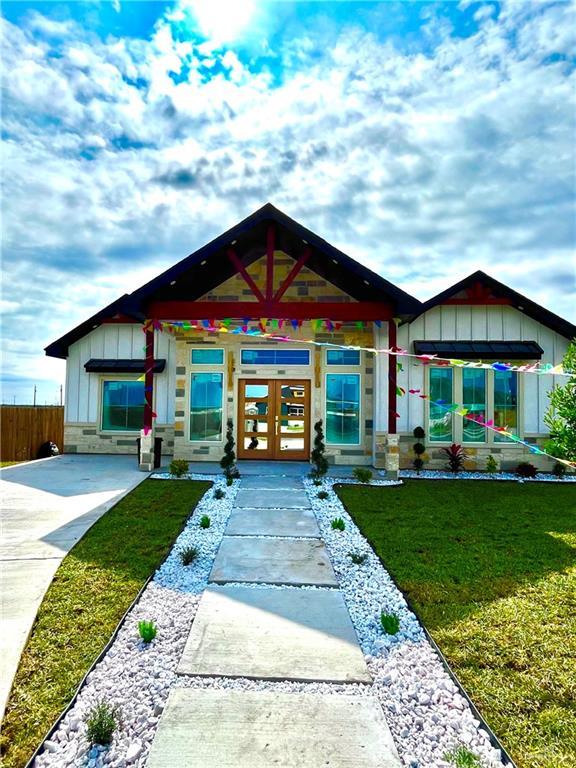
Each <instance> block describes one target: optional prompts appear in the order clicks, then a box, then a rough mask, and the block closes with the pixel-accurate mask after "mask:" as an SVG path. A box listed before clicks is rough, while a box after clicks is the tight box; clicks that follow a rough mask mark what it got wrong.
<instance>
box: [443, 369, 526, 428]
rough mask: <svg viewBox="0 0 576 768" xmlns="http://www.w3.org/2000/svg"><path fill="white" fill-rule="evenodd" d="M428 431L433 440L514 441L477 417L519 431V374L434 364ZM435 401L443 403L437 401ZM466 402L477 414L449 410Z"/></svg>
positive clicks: (468, 410) (470, 411)
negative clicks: (435, 366) (465, 415)
mask: <svg viewBox="0 0 576 768" xmlns="http://www.w3.org/2000/svg"><path fill="white" fill-rule="evenodd" d="M428 375H429V384H430V388H429V396H430V407H429V415H428V434H429V439H430V441H431V442H439V443H440V442H441V443H451V442H457V443H487V442H488V443H489V442H498V443H501V442H511V441H510V438H507V437H502V436H501V435H499V434H498V433H497V432H495V431H493V430H489V429H486V427H483V426H482V425H481V424H478V423H477V422H476V421H475V418H479V419H481V420H482V421H483V422H487V421H490V420H492V421H493V422H494V425H495V426H500V427H507V428H508V431H509V432H512V433H514V434H516V435H517V434H518V375H517V374H516V373H515V372H514V371H490V370H485V369H482V368H454V369H453V368H430V369H429V374H428ZM434 401H436V402H437V403H439V404H438V405H435V404H434ZM454 404H458V405H462V406H463V407H464V408H466V410H467V414H469V415H470V416H472V417H475V418H463V417H460V416H457V417H455V416H453V414H452V413H450V412H449V411H447V410H446V408H449V407H450V406H451V405H454Z"/></svg>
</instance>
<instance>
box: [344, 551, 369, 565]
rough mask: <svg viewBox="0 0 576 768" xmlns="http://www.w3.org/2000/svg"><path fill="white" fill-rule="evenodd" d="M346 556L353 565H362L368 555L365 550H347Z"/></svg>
mask: <svg viewBox="0 0 576 768" xmlns="http://www.w3.org/2000/svg"><path fill="white" fill-rule="evenodd" d="M348 557H349V558H350V560H352V562H353V563H354V564H355V565H363V564H364V563H365V562H366V560H368V555H367V554H366V553H365V552H362V553H359V552H348Z"/></svg>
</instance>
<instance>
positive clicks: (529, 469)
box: [514, 461, 538, 477]
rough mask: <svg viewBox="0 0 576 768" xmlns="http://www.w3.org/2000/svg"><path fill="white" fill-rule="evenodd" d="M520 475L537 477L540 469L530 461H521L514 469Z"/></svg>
mask: <svg viewBox="0 0 576 768" xmlns="http://www.w3.org/2000/svg"><path fill="white" fill-rule="evenodd" d="M514 471H515V472H516V474H517V475H519V476H520V477H536V475H537V474H538V470H537V469H536V467H535V466H534V464H530V462H529V461H521V462H520V464H518V466H517V467H516V469H515V470H514Z"/></svg>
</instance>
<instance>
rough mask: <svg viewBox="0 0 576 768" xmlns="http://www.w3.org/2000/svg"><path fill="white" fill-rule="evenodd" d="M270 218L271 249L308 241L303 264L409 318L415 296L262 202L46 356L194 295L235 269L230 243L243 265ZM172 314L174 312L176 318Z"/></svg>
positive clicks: (255, 253)
mask: <svg viewBox="0 0 576 768" xmlns="http://www.w3.org/2000/svg"><path fill="white" fill-rule="evenodd" d="M270 223H274V224H275V225H276V235H275V249H276V250H281V251H284V252H285V253H286V254H288V255H289V256H291V257H292V258H294V260H297V259H298V258H299V257H300V256H301V255H302V252H303V250H304V249H305V248H306V247H307V246H308V247H309V248H310V256H309V258H308V260H307V262H306V267H307V268H308V269H310V270H312V271H313V272H315V273H316V274H318V275H319V276H320V277H322V278H323V279H325V280H327V281H328V282H330V283H332V284H333V285H335V286H336V287H338V288H340V289H341V290H343V291H345V292H346V293H347V294H348V295H349V296H352V298H355V299H357V300H358V301H369V302H382V303H387V304H391V305H392V306H393V308H394V314H395V316H397V317H403V318H408V317H410V316H412V315H413V314H414V313H415V312H417V311H419V309H420V306H421V305H420V302H419V301H418V299H415V298H414V297H413V296H410V295H409V294H408V293H406V292H405V291H403V290H402V289H400V288H397V287H396V286H395V285H393V284H392V283H391V282H389V281H388V280H385V279H384V278H383V277H381V276H380V275H378V274H376V273H375V272H372V270H370V269H368V268H367V267H364V266H363V265H362V264H359V263H358V262H357V261H354V259H352V258H350V256H347V255H346V254H345V253H343V252H342V251H340V250H338V249H337V248H335V247H334V246H332V245H330V243H328V242H326V240H324V239H323V238H321V237H319V236H318V235H316V234H315V233H314V232H312V231H311V230H309V229H306V227H303V226H302V225H301V224H298V222H296V221H294V219H291V218H290V217H289V216H287V215H286V214H285V213H282V211H280V210H278V208H275V207H274V206H273V205H272V204H271V203H266V205H264V206H262V208H260V209H258V210H257V211H255V212H254V213H252V214H251V215H250V216H248V217H247V218H246V219H244V220H243V221H241V222H240V223H239V224H236V225H235V226H234V227H232V228H231V229H229V230H227V231H226V232H224V233H223V234H222V235H219V236H218V237H216V238H215V239H214V240H212V241H211V242H210V243H208V244H207V245H204V246H203V247H202V248H199V249H198V250H197V251H195V252H194V253H192V254H190V255H189V256H187V257H186V258H185V259H182V261H179V262H178V263H177V264H175V265H174V266H173V267H170V269H167V270H166V271H165V272H163V273H162V274H160V275H158V277H155V278H154V279H153V280H150V282H148V283H146V284H145V285H143V286H142V287H141V288H138V289H137V290H136V291H134V292H133V293H131V294H125V295H124V296H122V297H121V298H120V299H117V301H115V302H113V303H112V304H110V305H109V306H108V307H105V308H104V309H103V310H101V311H100V312H98V313H97V314H96V315H93V316H92V317H91V318H90V319H89V320H87V321H86V322H84V323H82V324H81V325H79V326H77V327H76V328H74V329H73V330H72V331H70V332H68V333H66V334H65V335H64V336H62V337H61V338H60V339H58V340H57V341H55V342H53V343H52V344H50V345H49V346H47V347H46V349H45V351H46V354H47V355H49V356H51V357H60V358H65V357H67V355H68V347H69V346H70V345H71V344H73V343H74V342H75V341H78V339H80V338H82V337H83V336H84V335H86V334H87V333H89V332H90V331H91V330H93V328H94V327H97V326H98V325H99V324H100V323H101V322H103V321H105V320H111V319H112V318H114V317H115V316H117V315H124V316H126V315H127V316H130V317H133V318H134V320H135V322H141V321H142V320H144V319H145V318H146V317H147V316H148V315H147V306H148V305H149V304H150V303H151V302H152V301H195V300H196V299H198V298H200V297H201V296H203V295H205V294H206V293H208V292H210V291H211V290H213V289H214V288H215V287H217V286H218V285H221V284H222V283H223V282H225V281H226V280H227V279H228V278H230V277H232V276H233V275H235V274H236V268H235V267H234V265H233V264H232V262H231V261H230V259H229V258H228V256H227V250H228V249H229V248H230V247H233V248H234V250H235V251H236V252H237V255H238V258H239V259H240V260H241V261H242V264H243V266H244V267H247V266H249V265H250V264H252V263H253V262H254V261H256V260H257V259H260V258H261V257H262V256H264V254H265V253H266V236H267V230H268V226H269V224H270ZM175 319H176V318H175Z"/></svg>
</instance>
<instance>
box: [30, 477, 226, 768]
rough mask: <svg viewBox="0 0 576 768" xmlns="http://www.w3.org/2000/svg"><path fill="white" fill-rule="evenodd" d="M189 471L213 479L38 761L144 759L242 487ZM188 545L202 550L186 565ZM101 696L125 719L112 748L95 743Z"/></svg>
mask: <svg viewBox="0 0 576 768" xmlns="http://www.w3.org/2000/svg"><path fill="white" fill-rule="evenodd" d="M188 479H193V480H212V481H215V482H214V486H213V487H212V488H210V489H208V491H207V492H206V493H205V494H204V496H203V497H202V499H201V500H200V501H199V503H198V505H197V506H196V509H195V511H194V514H193V515H192V516H191V517H190V519H189V521H188V523H187V525H186V527H185V529H184V530H183V531H182V533H181V534H180V536H179V537H178V539H177V540H176V543H175V546H174V548H173V549H172V552H171V553H170V555H169V556H168V558H167V559H166V560H165V561H164V563H163V564H162V565H161V566H160V568H159V569H158V571H156V574H155V575H154V578H153V580H152V581H151V582H150V583H149V585H148V586H147V587H146V589H145V590H144V592H143V594H142V596H141V597H140V600H139V601H138V603H137V605H136V606H135V607H134V608H133V609H132V611H131V612H130V613H129V614H128V616H127V617H126V620H125V621H124V623H123V625H122V626H121V628H120V631H119V632H118V635H117V637H116V638H115V640H114V643H113V644H112V646H111V647H110V649H109V650H108V652H107V653H106V655H105V656H104V658H103V659H102V660H101V661H100V663H99V664H98V665H97V666H96V667H95V668H94V670H93V671H92V672H91V673H90V675H89V676H88V679H87V681H86V683H85V685H84V686H83V688H82V690H81V691H80V693H79V695H78V698H77V700H76V702H75V703H74V706H73V707H72V708H71V709H70V711H69V712H68V713H67V714H66V716H65V717H64V719H63V721H62V722H61V724H60V726H59V727H58V729H57V730H56V732H55V733H54V734H53V736H52V738H51V739H50V740H49V741H46V742H45V744H44V750H43V752H42V754H41V755H39V756H38V757H37V758H36V760H35V762H34V766H35V768H36V767H38V768H40V767H47V766H54V767H56V766H57V768H69V767H70V766H78V767H79V766H83V767H84V768H101V767H102V766H110V768H124V766H135V767H136V766H143V765H144V764H145V762H146V758H147V755H148V751H149V748H150V744H151V743H152V739H153V737H154V733H155V730H156V725H157V723H158V720H159V717H160V715H161V713H162V710H163V708H164V704H165V702H166V699H167V698H168V693H169V691H170V688H171V687H172V686H174V685H175V683H176V682H177V680H178V678H177V676H176V671H175V670H176V666H177V664H178V661H179V659H180V656H181V655H182V651H183V649H184V645H185V642H186V639H187V637H188V633H189V631H190V625H191V623H192V620H193V618H194V615H195V613H196V609H197V607H198V603H199V602H200V597H201V594H202V592H203V591H204V589H205V587H206V584H207V580H208V574H209V572H210V568H211V567H212V562H213V560H214V555H215V553H216V550H217V548H218V546H219V544H220V541H221V539H222V535H223V533H224V528H225V526H226V523H227V520H228V517H229V515H230V511H231V509H232V506H233V502H234V499H235V497H236V493H237V491H238V487H239V482H238V481H235V482H234V484H233V485H232V486H226V483H225V481H224V479H223V478H221V477H220V478H219V477H214V476H207V475H190V476H188ZM216 488H222V489H223V490H224V491H225V492H226V497H225V498H223V499H219V500H217V499H215V498H214V490H215V489H216ZM202 515H208V516H209V517H210V521H211V525H210V527H209V528H206V529H202V528H200V526H199V521H200V518H201V516H202ZM187 546H194V547H196V548H197V549H198V550H199V557H198V558H197V560H196V561H195V562H194V563H193V564H192V565H189V566H183V565H182V563H181V561H180V558H179V555H178V552H179V551H180V550H181V549H183V548H184V547H187ZM143 619H146V620H154V621H155V622H156V624H157V627H158V634H157V636H156V638H155V640H153V641H152V642H151V643H150V644H149V645H146V644H144V643H143V642H142V641H141V640H140V637H139V634H138V622H139V621H141V620H143ZM98 701H106V702H108V703H110V704H112V705H117V706H118V707H119V710H120V712H121V718H122V727H121V728H120V729H119V730H118V731H117V732H116V734H115V735H114V738H113V741H112V745H111V746H110V747H109V748H102V747H93V748H92V749H90V746H89V744H88V741H87V739H86V735H85V733H86V726H85V724H84V717H85V716H86V714H87V713H88V711H89V710H90V709H91V708H92V707H93V706H94V705H95V704H96V703H97V702H98Z"/></svg>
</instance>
